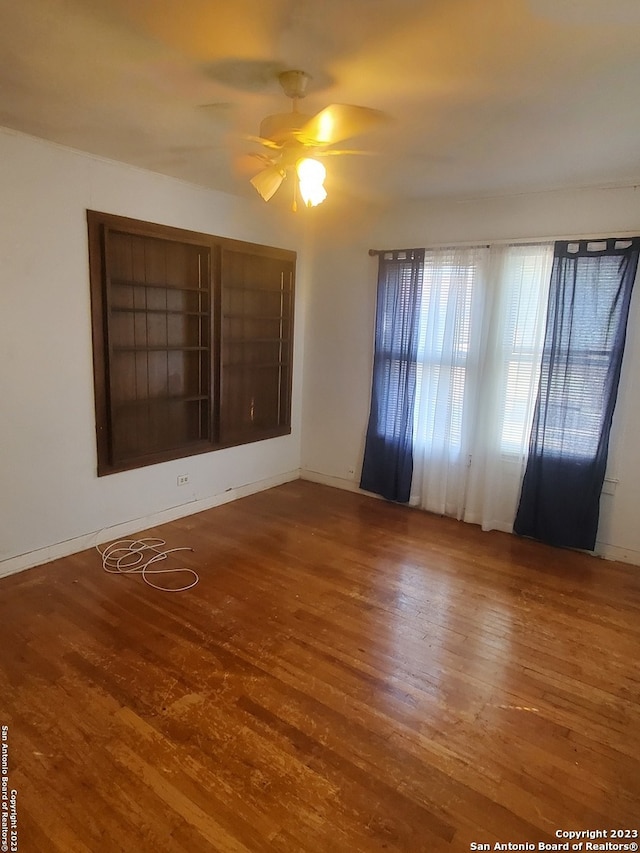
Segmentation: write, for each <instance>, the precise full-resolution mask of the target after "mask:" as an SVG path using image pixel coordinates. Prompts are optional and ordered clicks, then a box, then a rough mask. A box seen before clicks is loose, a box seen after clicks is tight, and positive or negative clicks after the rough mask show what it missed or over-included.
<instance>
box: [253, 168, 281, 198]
mask: <svg viewBox="0 0 640 853" xmlns="http://www.w3.org/2000/svg"><path fill="white" fill-rule="evenodd" d="M284 176H285V173H284V171H283V170H282V169H281V168H280V166H277V165H273V166H267V168H266V169H263V170H262V171H261V172H258V174H257V175H254V176H253V178H251V184H252V185H253V186H254V187H255V188H256V190H257V191H258V192H259V193H260V195H261V196H262V198H263V199H264V200H265V201H269V199H270V198H272V197H273V196H274V195H275V193H276V192H277V190H278V189H279V187H280V184H281V183H282V182H283V180H284Z"/></svg>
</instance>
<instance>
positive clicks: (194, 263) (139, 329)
mask: <svg viewBox="0 0 640 853" xmlns="http://www.w3.org/2000/svg"><path fill="white" fill-rule="evenodd" d="M88 223H89V255H90V272H91V287H92V312H93V340H94V376H95V394H96V430H97V444H98V474H99V475H103V474H109V473H112V472H114V471H120V470H125V469H128V468H134V467H139V466H142V465H149V464H153V463H156V462H161V461H165V460H168V459H175V458H179V457H182V456H188V455H192V454H195V453H202V452H206V451H210V450H215V449H216V448H218V447H223V446H229V445H233V444H242V443H245V442H249V441H256V440H260V439H264V438H269V437H272V436H275V435H283V434H286V433H288V432H290V411H291V355H292V332H293V278H294V269H295V254H294V253H292V252H286V251H283V250H278V249H272V248H269V247H265V246H256V245H253V244H249V243H241V242H239V241H232V240H224V239H222V238H217V237H213V236H211V235H206V234H197V233H193V232H189V231H183V230H181V229H175V228H168V227H164V226H159V225H153V224H150V223H145V222H138V221H136V220H131V219H126V218H124V217H115V216H110V215H107V214H103V213H97V212H94V211H89V212H88Z"/></svg>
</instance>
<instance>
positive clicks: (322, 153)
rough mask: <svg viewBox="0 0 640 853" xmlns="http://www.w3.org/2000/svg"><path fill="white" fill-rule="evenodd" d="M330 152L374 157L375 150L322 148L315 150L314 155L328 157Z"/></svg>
mask: <svg viewBox="0 0 640 853" xmlns="http://www.w3.org/2000/svg"><path fill="white" fill-rule="evenodd" d="M332 154H357V155H359V156H363V157H374V156H375V155H376V152H375V151H365V150H364V149H362V148H324V149H323V150H322V151H316V152H315V153H314V155H313V156H314V157H318V158H321V157H329V156H331V155H332Z"/></svg>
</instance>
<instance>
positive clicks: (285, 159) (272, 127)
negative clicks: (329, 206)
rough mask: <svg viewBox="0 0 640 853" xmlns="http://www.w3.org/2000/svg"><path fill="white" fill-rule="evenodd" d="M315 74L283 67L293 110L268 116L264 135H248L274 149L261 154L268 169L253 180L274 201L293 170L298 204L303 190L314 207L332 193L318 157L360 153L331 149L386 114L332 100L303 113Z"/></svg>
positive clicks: (282, 81) (285, 89)
mask: <svg viewBox="0 0 640 853" xmlns="http://www.w3.org/2000/svg"><path fill="white" fill-rule="evenodd" d="M310 79H311V77H310V76H309V74H307V73H306V72H305V71H283V72H282V73H280V74H279V75H278V80H279V82H280V85H281V87H282V90H283V92H284V94H285V95H286V96H287V97H288V98H291V100H292V102H293V104H292V109H291V112H288V113H276V114H275V115H270V116H267V117H266V118H265V119H263V121H262V123H261V124H260V135H259V136H254V137H249V138H250V139H251V140H253V141H254V142H258V143H260V145H262V146H264V147H265V148H267V149H268V150H269V153H268V154H267V153H260V154H256V155H254V156H256V157H258V158H259V159H260V160H262V161H263V163H264V164H265V166H264V168H263V169H262V170H261V171H260V172H258V174H257V175H254V177H253V178H251V184H252V185H253V186H254V187H255V189H256V190H257V191H258V193H259V194H260V195H261V196H262V198H263V199H264V200H265V201H269V200H270V199H271V198H272V197H273V196H274V195H275V193H276V192H277V190H278V189H279V188H280V186H281V184H282V182H283V181H284V180H285V178H286V177H287V176H288V175H289V174H293V175H294V177H295V178H296V181H295V183H294V202H293V209H294V210H296V208H297V196H298V193H299V194H300V196H301V197H302V200H303V202H304V204H305V205H306V206H307V207H315V205H317V204H320V203H321V202H323V201H324V200H325V198H326V197H327V192H326V190H325V188H324V186H323V183H324V179H325V177H326V169H325V167H324V164H323V163H321V162H320V160H319V159H318V158H320V157H325V156H327V155H330V154H355V153H360V152H356V151H347V150H342V149H340V150H339V149H336V148H332V147H331V146H333V145H335V144H336V143H338V142H342V141H343V140H345V139H349V138H350V137H352V136H356V135H358V134H360V133H365V132H366V131H367V130H370V129H371V128H372V127H374V126H375V125H376V124H378V123H379V122H380V121H381V120H382V119H383V118H384V114H383V113H381V112H380V111H379V110H374V109H370V108H369V107H359V106H354V105H351V104H331V105H330V106H328V107H325V108H324V109H323V110H320V112H319V113H316V115H314V116H310V115H307V114H305V113H301V112H300V111H299V110H298V102H299V101H300V99H302V98H304V96H305V94H306V90H307V84H308V82H309V80H310Z"/></svg>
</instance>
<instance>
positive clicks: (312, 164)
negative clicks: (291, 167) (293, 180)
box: [296, 157, 327, 207]
mask: <svg viewBox="0 0 640 853" xmlns="http://www.w3.org/2000/svg"><path fill="white" fill-rule="evenodd" d="M296 172H297V174H298V187H299V189H300V195H301V196H302V200H303V201H304V203H305V205H306V206H307V207H316V205H318V204H322V202H323V201H324V200H325V198H326V197H327V191H326V189H325V188H324V179H325V178H326V177H327V170H326V169H325V167H324V165H323V164H322V163H321V162H320V161H319V160H314V159H313V158H311V157H304V158H302V159H301V160H298V162H297V163H296Z"/></svg>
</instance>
